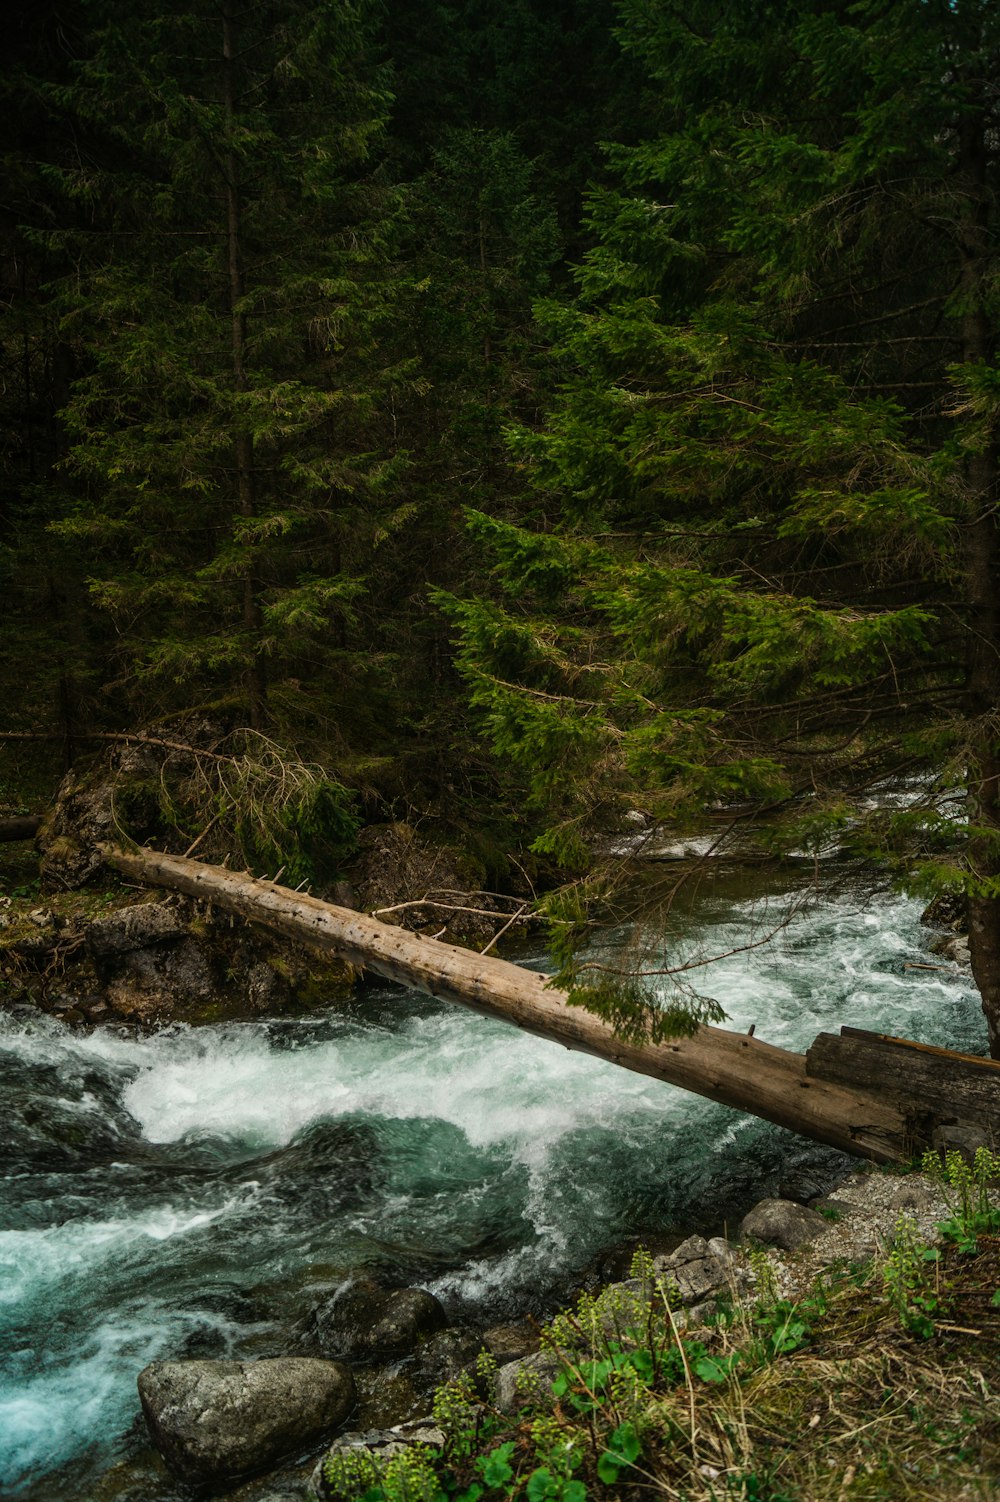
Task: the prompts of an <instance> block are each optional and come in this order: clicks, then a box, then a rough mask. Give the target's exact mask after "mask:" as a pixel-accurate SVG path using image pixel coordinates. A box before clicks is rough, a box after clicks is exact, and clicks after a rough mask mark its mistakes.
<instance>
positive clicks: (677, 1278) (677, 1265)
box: [653, 1236, 731, 1304]
mask: <svg viewBox="0 0 1000 1502" xmlns="http://www.w3.org/2000/svg"><path fill="white" fill-rule="evenodd" d="M720 1242H721V1246H720V1245H719V1243H720ZM723 1248H724V1250H723ZM730 1261H731V1258H730V1253H729V1247H728V1245H727V1244H726V1243H725V1242H723V1241H722V1238H721V1237H716V1238H715V1244H714V1245H710V1244H709V1243H708V1242H707V1241H706V1240H705V1238H704V1237H703V1236H689V1237H688V1239H687V1240H686V1241H682V1242H681V1244H680V1246H679V1247H678V1248H677V1250H676V1251H675V1252H671V1253H670V1255H669V1256H668V1257H656V1258H654V1259H653V1271H654V1272H655V1274H656V1276H657V1278H659V1279H660V1281H661V1282H664V1283H667V1284H673V1285H674V1286H675V1287H676V1289H677V1293H678V1296H679V1298H680V1302H681V1303H682V1304H700V1303H702V1302H703V1301H704V1300H705V1298H706V1297H707V1296H708V1295H709V1294H710V1293H714V1292H715V1291H716V1290H717V1289H720V1288H724V1287H725V1286H726V1285H727V1284H728V1283H729V1281H730V1270H729V1268H730Z"/></svg>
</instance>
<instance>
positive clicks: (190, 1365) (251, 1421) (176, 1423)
mask: <svg viewBox="0 0 1000 1502" xmlns="http://www.w3.org/2000/svg"><path fill="white" fill-rule="evenodd" d="M139 1398H140V1400H141V1402H142V1411H143V1413H144V1414H145V1417H146V1423H147V1425H148V1427H149V1432H150V1434H151V1436H152V1439H153V1443H154V1445H155V1446H156V1448H157V1449H158V1450H159V1452H160V1454H161V1455H162V1456H163V1458H164V1460H165V1461H166V1463H167V1466H168V1467H169V1469H170V1470H171V1471H172V1472H173V1474H174V1475H175V1476H177V1477H178V1478H179V1479H180V1480H181V1481H185V1482H187V1483H188V1484H189V1485H192V1486H195V1487H209V1486H215V1485H221V1484H225V1483H228V1482H236V1481H239V1480H240V1479H241V1478H243V1477H245V1476H252V1475H254V1474H255V1473H256V1472H258V1471H263V1470H265V1469H266V1468H267V1467H268V1466H269V1465H272V1464H273V1463H274V1462H276V1461H278V1460H280V1459H281V1457H282V1456H283V1455H287V1454H288V1453H289V1452H290V1451H293V1450H295V1449H297V1448H299V1447H301V1446H303V1445H307V1444H309V1443H310V1442H311V1441H313V1440H316V1439H319V1438H321V1437H322V1436H323V1435H324V1434H329V1433H331V1432H332V1431H333V1430H334V1429H336V1428H337V1426H338V1425H340V1424H342V1423H343V1422H344V1420H345V1419H346V1418H347V1416H348V1414H349V1413H350V1412H351V1410H352V1408H353V1407H354V1401H355V1393H354V1379H353V1377H352V1376H351V1373H350V1371H349V1370H348V1368H347V1367H345V1366H341V1365H340V1363H339V1362H336V1361H318V1360H314V1359H312V1358H310V1357H301V1356H287V1357H277V1358H274V1359H271V1360H264V1361H154V1362H153V1363H152V1364H151V1365H150V1366H147V1367H146V1368H145V1370H144V1371H142V1372H140V1374H139Z"/></svg>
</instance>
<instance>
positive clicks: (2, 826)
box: [0, 814, 42, 844]
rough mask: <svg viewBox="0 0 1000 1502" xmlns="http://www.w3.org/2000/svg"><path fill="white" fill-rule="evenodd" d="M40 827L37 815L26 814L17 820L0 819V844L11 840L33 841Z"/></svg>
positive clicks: (39, 819)
mask: <svg viewBox="0 0 1000 1502" xmlns="http://www.w3.org/2000/svg"><path fill="white" fill-rule="evenodd" d="M41 827H42V821H41V818H40V817H39V815H38V814H26V815H25V816H24V817H23V818H18V819H0V844H6V843H7V842H8V841H11V840H33V839H34V838H35V835H36V834H37V833H38V831H39V830H40V829H41Z"/></svg>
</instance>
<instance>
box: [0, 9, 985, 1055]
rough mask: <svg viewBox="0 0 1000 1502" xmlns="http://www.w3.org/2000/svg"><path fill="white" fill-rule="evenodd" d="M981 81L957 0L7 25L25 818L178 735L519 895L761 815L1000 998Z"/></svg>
mask: <svg viewBox="0 0 1000 1502" xmlns="http://www.w3.org/2000/svg"><path fill="white" fill-rule="evenodd" d="M998 79H1000V11H998V8H997V7H996V6H995V4H993V3H988V0H857V3H835V0H773V3H765V0H741V3H740V4H726V3H721V0H690V3H685V4H683V5H681V4H673V3H670V0H510V3H506V4H504V5H502V6H501V5H498V4H496V3H492V0H469V3H464V4H448V3H443V0H442V3H437V0H426V3H424V4H421V5H413V4H408V5H405V4H402V3H397V0H383V3H380V4H377V3H370V0H315V3H309V4H306V3H302V0H260V3H248V4H239V3H238V0H218V3H215V0H213V3H208V0H205V3H204V4H202V3H198V4H194V5H192V4H189V3H181V0H157V4H156V5H155V6H154V5H152V4H150V3H149V0H129V3H127V4H126V3H123V0H89V3H84V0H39V3H38V4H36V5H34V6H31V7H28V6H23V5H22V6H19V7H18V11H17V14H16V15H15V17H14V21H13V25H12V28H11V31H10V32H9V35H8V65H7V69H6V73H5V78H4V83H3V93H4V98H3V104H4V109H3V122H4V123H3V126H2V131H3V151H4V165H5V169H6V170H5V191H4V195H3V209H2V219H0V251H2V277H3V298H4V305H5V314H6V317H5V320H4V324H3V334H2V344H0V360H2V385H0V424H2V427H3V437H4V459H3V470H2V475H0V487H2V488H0V592H2V598H3V601H4V607H3V642H4V651H3V657H2V662H0V694H2V698H3V703H4V710H5V712H4V717H3V718H4V726H3V729H4V732H5V734H6V736H7V739H6V740H5V741H4V742H3V745H2V747H0V794H2V796H3V798H4V800H5V803H6V805H7V807H8V809H9V810H11V811H14V810H16V809H17V808H18V807H19V806H24V807H32V806H38V805H39V804H40V803H41V802H44V801H45V799H46V798H47V797H48V795H49V794H50V792H51V789H52V788H53V787H54V785H55V783H56V782H57V780H58V778H59V776H60V774H61V772H62V771H63V770H64V769H65V768H66V767H67V766H68V765H70V764H72V763H74V762H75V761H77V760H78V759H79V758H80V757H81V756H83V755H85V754H87V753H88V752H90V751H92V750H93V749H94V746H95V744H96V742H95V740H94V737H96V736H99V735H102V734H103V735H110V734H116V733H120V732H134V731H136V730H138V729H140V728H142V727H146V728H149V727H157V729H158V733H159V734H161V735H163V734H165V730H164V727H169V726H171V725H172V726H174V727H175V729H176V733H177V734H178V735H181V736H182V737H183V734H184V733H186V732H185V730H184V727H185V726H189V725H190V723H191V722H192V717H199V716H200V717H201V718H202V720H204V719H205V718H206V717H207V719H208V721H210V722H211V723H212V724H214V725H217V726H220V727H222V729H223V730H224V731H225V732H227V733H231V732H233V731H234V730H237V729H244V730H246V731H247V732H248V733H251V734H253V735H256V736H258V737H261V738H266V744H267V745H268V747H269V748H271V750H270V751H269V754H274V755H276V756H278V758H279V759H280V757H281V756H284V755H287V756H288V758H289V759H290V760H291V761H295V762H297V763H298V762H307V763H310V764H317V765H318V766H319V767H320V768H322V769H324V773H325V776H326V779H327V781H326V790H325V794H324V797H325V800H326V801H325V802H324V801H323V799H320V801H319V802H318V803H316V804H315V806H314V807H313V808H312V810H311V812H310V814H309V817H310V818H311V819H312V820H313V822H314V823H315V822H316V821H319V822H320V823H322V820H323V818H324V817H329V818H330V819H331V820H333V821H334V823H337V821H338V820H339V821H340V823H339V824H338V825H337V827H338V830H339V834H338V838H340V836H341V835H343V823H344V819H345V810H346V809H351V810H353V813H352V814H351V817H352V818H354V819H355V821H357V820H366V821H368V822H378V821H380V820H381V821H385V820H389V819H400V818H412V817H414V816H419V815H422V814H426V813H428V812H433V813H434V814H435V816H436V817H438V818H440V819H443V820H444V825H445V826H446V827H448V828H452V829H458V830H464V831H465V832H466V834H468V833H469V832H470V831H473V832H475V833H476V836H477V838H481V839H482V840H485V841H486V842H487V844H488V846H489V849H490V850H491V851H493V852H494V857H495V858H493V860H492V869H493V871H494V873H497V872H499V874H495V879H496V880H497V881H498V882H499V881H502V879H503V869H504V863H505V861H506V859H507V857H508V855H510V854H516V856H517V858H518V860H519V861H521V862H522V864H523V863H524V862H525V861H527V862H529V864H530V865H531V866H533V868H534V870H535V871H536V872H537V874H538V877H539V879H541V880H542V881H543V882H545V883H548V884H550V885H551V884H552V883H556V884H559V883H563V882H564V881H565V880H566V879H567V878H573V877H580V876H585V875H586V874H587V872H588V870H589V869H590V867H591V864H592V859H591V851H592V848H593V844H592V839H593V835H594V833H595V831H600V830H605V831H606V830H609V829H614V828H616V827H619V826H620V821H621V816H622V814H623V812H624V811H625V810H627V809H629V808H633V807H638V808H639V809H640V810H642V811H644V812H645V813H646V814H647V815H648V816H649V817H650V818H651V819H653V820H671V821H674V822H675V823H677V824H678V825H684V824H685V823H690V822H692V821H695V820H697V819H698V818H699V817H702V816H703V815H704V813H705V811H706V809H716V810H717V809H719V808H720V807H721V808H725V809H728V808H732V809H735V810H743V809H747V808H752V809H753V810H754V811H755V812H756V813H757V814H758V815H760V814H762V813H766V814H767V815H768V817H769V818H771V819H772V820H773V819H774V818H775V817H776V816H777V815H779V814H780V815H781V823H780V830H781V832H780V840H781V841H783V842H785V844H786V845H787V843H788V842H789V841H792V842H794V843H795V844H796V845H797V846H799V847H801V846H802V845H803V844H805V845H807V846H808V845H809V844H810V843H811V844H813V845H814V846H815V847H816V848H817V849H819V848H821V846H822V845H823V842H824V841H826V840H828V839H829V838H830V837H831V833H839V835H844V832H845V831H849V832H850V838H851V839H852V840H853V841H854V843H855V845H856V846H857V847H859V848H861V849H863V850H865V851H867V853H869V854H872V855H875V856H877V857H878V858H879V859H880V860H882V861H883V862H884V861H888V862H889V863H890V864H895V866H896V869H897V873H901V874H902V875H903V876H904V878H905V880H906V881H907V882H908V883H909V884H910V885H911V886H915V887H918V888H921V889H924V890H928V891H934V890H940V889H941V888H951V889H962V890H964V891H965V893H966V894H967V896H968V899H969V903H970V914H971V919H972V930H973V956H974V964H975V966H976V974H977V979H978V980H979V983H980V985H981V987H982V988H983V991H984V997H988V996H989V995H992V994H994V993H995V994H996V998H997V1006H996V1008H994V1011H995V1013H996V1016H997V1017H998V1018H1000V916H998V914H1000V897H998V894H1000V791H998V782H1000V749H998V746H1000V728H998V719H997V714H998V705H1000V617H998V606H997V600H998V590H997V538H998V531H997V452H996V434H997V422H998V412H1000V369H998V367H997V364H996V336H997V328H998V325H1000V281H998V255H997V235H996V231H997V219H998V214H997V186H998V162H1000V119H998V109H1000V84H998ZM28 737H34V738H33V739H28ZM264 743H265V741H264V739H262V740H261V741H260V744H264ZM905 777H910V778H913V777H918V778H919V777H922V778H923V779H924V786H925V788H926V796H925V797H923V798H921V799H919V800H917V802H916V803H914V802H912V800H911V802H910V804H909V805H908V806H907V808H906V809H905V810H902V811H901V810H900V809H898V808H896V807H887V806H885V805H884V800H883V802H882V804H880V800H879V798H878V796H877V794H878V790H879V789H880V788H885V787H886V786H888V785H890V783H892V781H893V780H894V779H895V782H896V784H897V785H898V782H899V779H900V778H905ZM331 789H333V790H334V793H333V794H332V793H331ZM873 789H874V790H875V796H874V797H872V790H873ZM865 800H866V801H865ZM956 800H961V809H962V810H963V812H962V814H961V816H960V817H959V818H957V819H956ZM861 802H863V803H864V808H865V810H866V812H865V813H864V816H863V817H860V816H859V813H858V809H859V807H860V806H861ZM324 810H325V813H324ZM298 817H299V818H300V822H301V819H302V818H303V817H305V816H304V815H303V814H302V811H301V810H299V815H298ZM773 827H774V826H773V825H772V828H773ZM774 838H776V839H777V838H779V836H778V835H775V836H774ZM590 895H593V894H592V893H591V894H590ZM561 900H562V901H563V904H564V906H563V909H562V918H563V921H564V922H570V921H571V920H573V918H574V915H582V914H583V913H585V912H586V910H587V900H588V893H587V892H586V890H583V891H581V888H579V887H574V888H573V889H572V895H571V896H569V895H564V897H563V898H562V899H561ZM977 925H978V926H977ZM988 1010H989V1008H988ZM997 1026H998V1027H1000V1023H998V1024H997ZM994 1031H995V1032H996V1028H995V1029H994ZM998 1041H1000V1032H997V1036H996V1038H995V1039H994V1043H995V1044H996V1043H997V1042H998Z"/></svg>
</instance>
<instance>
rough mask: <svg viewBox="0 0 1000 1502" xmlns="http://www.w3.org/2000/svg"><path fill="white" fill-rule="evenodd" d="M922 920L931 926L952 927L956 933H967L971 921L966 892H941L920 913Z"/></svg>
mask: <svg viewBox="0 0 1000 1502" xmlns="http://www.w3.org/2000/svg"><path fill="white" fill-rule="evenodd" d="M920 921H921V923H926V924H928V926H929V927H931V928H950V929H953V930H954V931H955V932H956V933H965V932H966V930H967V928H968V922H969V909H968V899H967V897H966V895H965V893H964V892H939V893H938V895H937V896H936V897H934V898H932V900H931V901H930V902H929V903H928V904H927V906H926V907H925V908H924V910H923V912H922V913H921V914H920Z"/></svg>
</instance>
